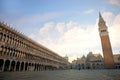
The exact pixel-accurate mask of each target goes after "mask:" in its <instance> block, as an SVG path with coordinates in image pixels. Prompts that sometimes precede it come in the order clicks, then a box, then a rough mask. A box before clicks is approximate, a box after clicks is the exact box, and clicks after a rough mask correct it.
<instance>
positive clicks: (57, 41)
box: [31, 12, 120, 61]
mask: <svg viewBox="0 0 120 80" xmlns="http://www.w3.org/2000/svg"><path fill="white" fill-rule="evenodd" d="M102 15H103V18H104V19H105V21H106V23H107V24H109V23H113V24H111V25H107V26H108V29H109V34H110V39H111V44H112V47H113V48H116V47H117V48H119V45H120V37H119V30H120V27H119V26H120V23H119V22H120V14H119V15H117V16H115V15H113V14H112V13H111V12H103V13H102ZM97 20H98V19H97ZM97 20H96V23H95V24H93V25H89V24H87V25H86V24H79V23H77V22H74V21H69V22H67V23H64V22H58V23H53V22H48V23H46V24H45V25H44V26H43V27H42V28H41V29H40V31H39V33H38V34H37V35H36V34H34V36H33V35H31V36H33V37H34V38H35V36H36V39H37V40H36V41H38V42H39V43H41V44H43V45H44V46H46V47H48V48H49V49H51V50H53V51H55V52H56V53H58V54H59V55H61V56H65V55H66V54H67V55H68V56H69V58H70V61H72V60H73V59H74V58H76V57H80V56H82V55H83V54H85V55H86V54H87V53H88V52H89V51H93V52H94V53H102V49H101V41H100V37H99V32H98V25H97V24H98V21H97ZM83 27H86V28H83ZM46 32H47V34H49V36H45V35H44V36H45V37H44V38H40V37H39V38H38V35H42V34H43V33H44V34H45V33H46ZM61 33H62V34H61ZM54 34H58V35H59V34H61V35H60V36H57V37H52V36H53V35H54ZM113 52H116V51H114V50H113Z"/></svg>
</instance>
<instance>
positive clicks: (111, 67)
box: [104, 64, 115, 69]
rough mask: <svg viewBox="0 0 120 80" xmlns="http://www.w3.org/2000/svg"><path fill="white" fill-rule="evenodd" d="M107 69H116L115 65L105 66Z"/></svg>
mask: <svg viewBox="0 0 120 80" xmlns="http://www.w3.org/2000/svg"><path fill="white" fill-rule="evenodd" d="M104 65H105V66H104V67H105V69H115V66H114V64H104Z"/></svg>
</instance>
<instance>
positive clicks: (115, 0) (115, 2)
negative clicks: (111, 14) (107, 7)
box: [107, 0, 120, 7]
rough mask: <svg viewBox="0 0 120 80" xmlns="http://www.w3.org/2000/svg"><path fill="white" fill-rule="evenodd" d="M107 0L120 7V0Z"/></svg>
mask: <svg viewBox="0 0 120 80" xmlns="http://www.w3.org/2000/svg"><path fill="white" fill-rule="evenodd" d="M107 1H108V3H110V4H114V5H117V6H119V7H120V0H107Z"/></svg>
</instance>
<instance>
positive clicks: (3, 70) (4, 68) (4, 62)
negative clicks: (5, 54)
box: [2, 60, 5, 72]
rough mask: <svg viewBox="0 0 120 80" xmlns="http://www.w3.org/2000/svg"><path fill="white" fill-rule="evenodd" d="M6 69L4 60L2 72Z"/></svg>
mask: <svg viewBox="0 0 120 80" xmlns="http://www.w3.org/2000/svg"><path fill="white" fill-rule="evenodd" d="M4 69H5V60H4V63H3V66H2V72H3V71H4Z"/></svg>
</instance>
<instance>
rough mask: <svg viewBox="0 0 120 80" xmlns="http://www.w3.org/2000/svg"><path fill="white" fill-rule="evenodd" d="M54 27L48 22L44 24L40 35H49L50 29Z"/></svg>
mask: <svg viewBox="0 0 120 80" xmlns="http://www.w3.org/2000/svg"><path fill="white" fill-rule="evenodd" d="M53 27H54V23H53V22H49V23H46V24H44V26H43V27H42V28H41V29H40V30H39V32H40V34H42V35H43V34H47V33H49V31H51V29H52V28H53Z"/></svg>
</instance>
